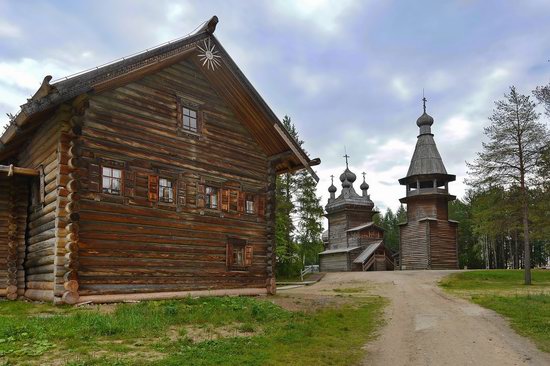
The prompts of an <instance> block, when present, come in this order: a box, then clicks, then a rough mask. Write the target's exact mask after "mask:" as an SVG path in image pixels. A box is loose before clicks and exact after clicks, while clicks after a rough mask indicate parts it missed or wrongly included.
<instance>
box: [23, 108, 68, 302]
mask: <svg viewBox="0 0 550 366" xmlns="http://www.w3.org/2000/svg"><path fill="white" fill-rule="evenodd" d="M68 117H69V113H68V111H67V109H66V108H65V107H62V108H60V109H59V111H58V113H56V114H55V115H54V116H53V117H52V118H51V119H49V120H48V121H45V122H44V123H43V125H42V126H41V127H40V128H39V129H38V131H37V132H36V133H35V134H34V135H33V137H32V138H31V139H30V141H29V144H28V146H27V148H26V149H24V150H22V151H21V152H20V154H19V156H18V165H20V166H23V167H27V168H32V169H37V170H38V169H39V167H40V166H42V168H43V170H44V192H43V194H40V192H39V195H43V197H44V199H43V202H40V197H37V198H36V199H35V202H34V203H31V206H30V207H29V208H28V220H27V222H26V223H25V224H24V227H25V225H27V226H28V233H27V239H26V252H27V257H26V258H25V260H24V270H23V268H22V271H21V272H22V273H23V276H22V278H25V276H24V273H25V272H26V273H27V275H28V276H27V277H26V280H25V282H24V284H22V286H21V288H22V289H25V291H24V294H25V297H27V298H29V299H31V300H40V301H45V300H47V301H51V300H53V291H52V290H53V288H54V282H53V281H52V275H53V272H52V269H53V267H52V265H53V264H54V258H55V243H56V230H57V227H56V223H57V221H58V220H56V216H57V214H56V212H55V209H56V206H57V200H58V197H59V195H60V192H59V191H58V184H59V183H60V182H59V180H58V171H59V158H58V151H57V147H58V141H59V136H60V133H61V128H62V123H60V122H61V121H62V120H64V119H67V118H68ZM33 179H35V180H38V179H40V178H39V177H36V178H33ZM28 184H29V185H32V184H34V183H33V181H32V180H29V181H28ZM20 199H21V200H22V201H24V202H25V203H27V202H28V201H29V197H28V194H26V195H24V196H23V197H21V198H20ZM23 243H24V242H23ZM23 248H25V246H24V244H23ZM36 274H48V276H33V275H36Z"/></svg>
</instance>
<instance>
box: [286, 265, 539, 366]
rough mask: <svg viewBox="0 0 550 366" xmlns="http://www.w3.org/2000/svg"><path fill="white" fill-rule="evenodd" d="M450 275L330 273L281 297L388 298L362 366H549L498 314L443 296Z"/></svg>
mask: <svg viewBox="0 0 550 366" xmlns="http://www.w3.org/2000/svg"><path fill="white" fill-rule="evenodd" d="M449 273H451V271H395V272H347V273H330V274H328V275H327V276H326V277H325V278H324V279H323V280H322V281H321V282H319V283H317V284H315V285H313V286H308V287H303V288H299V289H292V290H288V291H281V292H279V293H280V294H283V293H285V294H288V295H291V294H294V295H296V296H315V295H319V296H326V295H327V291H330V290H331V289H334V288H338V287H340V288H351V287H357V286H366V288H368V289H369V290H368V291H369V292H372V293H375V294H379V295H381V296H384V297H387V298H389V299H390V300H391V304H390V305H389V306H388V307H387V308H386V319H387V324H386V326H385V327H383V328H382V329H381V331H380V337H379V338H378V339H377V340H376V341H374V342H372V343H369V344H367V345H366V346H365V347H366V349H367V350H368V356H367V358H366V359H365V360H364V363H363V365H392V366H400V365H407V366H409V365H411V366H415V365H437V366H439V365H498V366H507V365H541V366H542V365H544V366H548V365H550V355H549V354H546V353H544V352H541V351H539V350H537V348H536V347H535V345H534V344H533V343H532V342H531V341H529V340H528V339H526V338H524V337H521V336H519V335H517V334H516V333H515V332H514V331H513V330H512V329H511V328H510V327H509V326H508V324H507V322H506V321H505V320H504V319H503V318H502V317H500V316H499V315H498V314H496V313H494V312H493V311H490V310H487V309H484V308H482V307H480V306H478V305H475V304H472V303H470V302H468V301H466V300H462V299H459V298H456V297H453V296H450V295H447V294H445V293H443V292H442V291H441V290H440V289H439V288H438V286H437V281H438V280H439V279H440V278H441V277H443V276H445V275H447V274H449ZM291 296H292V295H291Z"/></svg>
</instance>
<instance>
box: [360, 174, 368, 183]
mask: <svg viewBox="0 0 550 366" xmlns="http://www.w3.org/2000/svg"><path fill="white" fill-rule="evenodd" d="M361 174H363V182H364V181H365V175H367V173H365V172H363V173H361Z"/></svg>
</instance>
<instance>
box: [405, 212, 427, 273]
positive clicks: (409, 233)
mask: <svg viewBox="0 0 550 366" xmlns="http://www.w3.org/2000/svg"><path fill="white" fill-rule="evenodd" d="M428 229H429V228H428V226H427V221H422V222H420V221H409V222H408V223H407V224H406V225H402V226H401V227H400V231H399V239H400V260H401V269H427V268H428V255H429V253H428V243H427V230H428Z"/></svg>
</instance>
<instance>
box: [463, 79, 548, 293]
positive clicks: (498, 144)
mask: <svg viewBox="0 0 550 366" xmlns="http://www.w3.org/2000/svg"><path fill="white" fill-rule="evenodd" d="M495 105H496V107H495V109H494V110H493V114H492V115H491V117H489V120H490V121H491V124H490V125H489V126H488V127H486V128H485V129H484V131H485V135H486V136H487V137H488V138H489V142H487V143H483V151H482V152H480V153H478V156H477V158H476V160H475V161H474V162H473V163H471V164H468V167H469V175H470V180H469V182H470V183H471V184H473V185H474V186H475V187H478V188H482V189H483V188H487V187H492V186H500V187H503V188H512V187H517V189H518V195H519V201H520V204H521V210H522V229H523V241H524V246H525V249H524V265H525V284H527V285H528V284H531V258H530V256H531V247H530V244H529V202H528V195H529V188H530V186H531V185H532V184H533V183H534V181H535V180H536V178H537V174H536V173H537V166H538V165H537V164H538V163H539V161H540V160H541V152H542V149H543V147H545V146H547V145H546V144H548V131H547V129H546V126H545V125H544V124H542V123H540V122H539V120H538V119H539V114H538V113H537V112H536V110H535V103H533V102H532V101H531V100H530V98H529V96H525V95H522V94H519V93H518V92H517V91H516V88H515V87H514V86H512V87H510V92H509V93H508V94H505V98H504V99H503V100H499V101H497V102H495Z"/></svg>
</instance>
